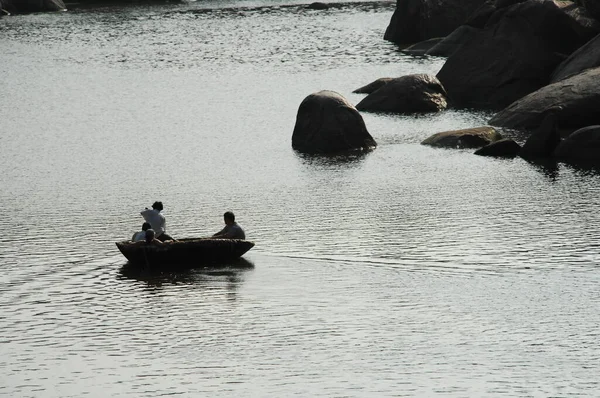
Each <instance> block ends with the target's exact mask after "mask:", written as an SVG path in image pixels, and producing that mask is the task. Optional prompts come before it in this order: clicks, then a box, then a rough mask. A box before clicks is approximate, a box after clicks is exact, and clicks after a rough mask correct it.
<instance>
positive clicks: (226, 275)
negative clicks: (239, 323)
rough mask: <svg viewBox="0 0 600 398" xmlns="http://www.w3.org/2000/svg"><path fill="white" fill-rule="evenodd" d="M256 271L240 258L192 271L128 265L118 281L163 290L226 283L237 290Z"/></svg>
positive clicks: (124, 266) (124, 267)
mask: <svg viewBox="0 0 600 398" xmlns="http://www.w3.org/2000/svg"><path fill="white" fill-rule="evenodd" d="M253 269H254V263H252V262H251V261H249V260H247V259H245V258H239V259H237V260H232V261H229V262H226V263H219V264H209V265H206V266H203V267H198V268H191V269H175V270H165V269H154V268H146V267H140V266H138V265H135V264H131V263H129V262H128V263H126V264H125V265H123V266H122V267H121V269H120V270H119V273H118V275H117V278H118V279H130V280H135V281H138V282H143V283H144V286H145V287H152V288H163V287H165V286H168V285H178V284H185V285H199V286H202V285H207V284H212V283H215V282H226V283H227V285H226V286H227V290H235V289H236V288H237V286H238V285H239V284H240V283H242V282H243V280H244V278H243V274H244V273H245V272H247V271H250V270H253Z"/></svg>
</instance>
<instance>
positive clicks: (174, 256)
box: [116, 239, 254, 268]
mask: <svg viewBox="0 0 600 398" xmlns="http://www.w3.org/2000/svg"><path fill="white" fill-rule="evenodd" d="M116 245H117V247H118V248H119V250H120V251H121V253H122V254H123V255H124V256H125V258H127V260H129V263H130V264H134V265H140V266H151V267H165V266H166V267H169V266H177V267H181V266H185V267H189V268H192V267H200V266H206V265H211V264H220V263H223V262H227V261H231V260H235V259H237V258H240V257H241V256H242V255H244V254H245V253H246V252H247V251H248V250H250V249H252V247H254V243H253V242H249V241H246V240H240V239H181V240H177V241H173V242H165V243H164V244H162V245H158V244H157V245H155V244H150V245H148V244H146V243H145V242H135V243H133V242H130V241H123V242H117V243H116Z"/></svg>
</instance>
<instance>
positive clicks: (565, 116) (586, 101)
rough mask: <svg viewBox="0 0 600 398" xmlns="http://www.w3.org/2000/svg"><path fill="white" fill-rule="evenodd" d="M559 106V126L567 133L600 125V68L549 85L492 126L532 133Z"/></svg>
mask: <svg viewBox="0 0 600 398" xmlns="http://www.w3.org/2000/svg"><path fill="white" fill-rule="evenodd" d="M557 106H560V107H561V108H562V110H561V111H560V112H559V113H558V123H559V124H560V127H561V129H562V130H564V131H574V130H577V129H580V128H582V127H586V126H591V125H596V124H600V112H598V109H600V67H598V68H593V69H588V70H586V71H585V72H582V73H580V74H578V75H575V76H571V77H570V78H568V79H565V80H561V81H559V82H556V83H553V84H550V85H548V86H546V87H543V88H541V89H539V90H537V91H536V92H533V93H531V94H529V95H527V96H526V97H524V98H522V99H520V100H518V101H515V102H514V103H512V104H511V105H510V106H509V107H507V108H506V109H504V110H503V111H501V112H499V113H497V114H496V115H495V116H494V117H493V118H492V119H491V120H490V121H489V124H491V125H492V126H500V127H505V128H511V129H517V130H525V131H532V130H534V129H536V128H538V126H540V124H541V123H542V120H543V118H544V117H545V112H547V111H548V110H549V109H551V108H554V107H557Z"/></svg>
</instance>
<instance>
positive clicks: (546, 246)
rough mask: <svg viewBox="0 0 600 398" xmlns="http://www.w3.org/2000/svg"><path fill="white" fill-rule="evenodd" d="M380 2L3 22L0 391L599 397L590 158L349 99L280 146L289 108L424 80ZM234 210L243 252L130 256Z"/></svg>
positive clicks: (200, 230) (482, 120)
mask: <svg viewBox="0 0 600 398" xmlns="http://www.w3.org/2000/svg"><path fill="white" fill-rule="evenodd" d="M393 10H394V4H392V3H336V4H335V7H333V8H332V9H330V10H329V11H326V12H316V11H310V10H306V9H304V6H303V5H297V4H292V3H285V2H220V1H212V2H195V3H186V4H167V5H155V6H139V7H126V8H116V7H101V8H97V9H94V8H85V9H74V10H71V11H69V12H67V13H59V14H35V15H28V16H17V17H11V18H3V19H1V20H0V53H1V54H2V58H0V70H1V71H2V72H1V73H2V81H3V84H2V95H1V96H0V106H1V108H2V109H3V116H2V119H1V120H0V168H1V169H2V173H1V174H0V186H1V187H2V188H1V190H0V203H2V209H3V211H2V214H3V223H2V225H3V226H4V230H5V232H4V234H2V237H0V266H1V267H2V271H3V272H2V276H1V277H0V281H1V283H0V294H1V297H2V300H1V301H0V322H1V323H0V325H2V327H1V328H0V370H1V372H0V395H2V396H10V397H15V396H19V397H29V396H35V397H37V396H44V397H47V396H57V397H59V396H60V397H70V396H73V397H80V396H161V395H178V394H185V395H189V396H213V397H218V396H219V397H220V396H222V397H226V396H256V397H282V396H320V397H373V396H423V397H430V396H444V397H474V396H479V397H483V396H490V397H492V396H494V397H495V396H506V397H538V396H539V397H542V396H543V397H566V396H578V397H584V396H590V397H594V396H598V395H599V393H600V383H599V382H598V380H597V375H598V374H599V370H600V369H599V368H600V365H599V364H600V343H598V341H599V339H598V336H599V332H598V325H599V323H600V315H599V314H600V312H599V311H598V310H599V309H600V291H599V290H598V282H599V281H600V277H599V273H598V251H599V248H600V244H598V242H597V239H596V231H598V229H599V227H600V216H599V210H600V206H599V204H598V200H597V197H598V193H599V181H600V176H599V175H598V173H596V172H594V171H588V170H579V169H575V168H572V167H568V166H565V165H558V166H556V167H554V168H553V167H543V166H538V165H533V164H529V163H527V162H525V161H523V160H520V159H515V160H494V159H487V158H481V157H477V156H474V155H473V154H472V153H471V151H464V150H441V149H434V148H430V147H425V146H422V145H420V142H421V141H422V140H423V139H425V138H427V137H428V136H429V135H431V134H433V133H436V132H439V131H443V130H450V129H457V128H466V127H475V126H480V125H484V124H486V122H487V120H488V119H489V116H490V115H489V114H486V113H483V112H470V111H452V110H451V111H446V112H443V113H440V114H435V115H407V116H386V115H375V114H363V116H364V118H365V122H366V125H367V128H368V129H369V131H370V132H371V134H372V135H373V137H374V138H375V139H376V140H377V142H378V143H379V146H378V148H377V149H376V150H375V151H373V152H371V153H369V154H365V155H364V156H354V157H347V158H343V157H342V158H340V157H338V158H314V157H306V156H302V155H299V154H296V153H295V152H294V151H293V150H292V149H291V134H292V130H293V127H294V122H295V117H296V112H297V109H298V106H299V104H300V102H301V101H302V100H303V99H304V97H306V96H307V95H309V94H311V93H312V92H315V91H318V90H322V89H329V90H334V91H338V92H339V93H341V94H342V95H344V96H345V97H346V98H348V99H349V100H350V101H351V102H353V103H357V102H358V101H360V99H361V98H362V95H358V94H352V90H354V89H356V88H358V87H360V86H363V85H365V84H367V83H369V82H371V81H373V80H375V79H376V78H379V77H384V76H402V75H405V74H409V73H432V74H434V73H436V72H437V70H439V68H440V67H441V66H442V64H443V60H442V59H437V58H412V57H408V56H405V55H402V54H401V53H399V52H398V51H397V49H396V48H395V46H394V45H393V44H391V43H387V42H385V41H383V39H382V37H383V32H384V31H385V28H386V27H387V24H388V22H389V20H390V18H391V15H392V13H393ZM155 200H162V201H163V203H164V204H165V211H164V212H165V215H166V217H167V222H168V231H169V233H170V234H171V235H173V236H175V237H188V236H203V235H208V234H211V233H213V232H216V231H218V230H219V229H221V227H222V213H223V212H224V211H225V210H232V211H234V212H235V213H236V215H237V218H238V221H239V223H240V224H241V225H242V226H243V227H244V228H245V230H246V233H247V236H248V238H249V239H251V240H253V241H255V243H256V246H255V248H253V249H252V250H251V251H250V252H249V253H248V254H247V255H246V256H245V257H244V258H245V262H243V264H242V265H243V267H239V265H240V264H235V266H234V264H231V265H229V266H227V267H225V268H223V269H218V270H209V269H200V270H194V271H190V272H187V273H177V274H169V273H166V274H152V273H140V272H135V271H132V270H130V269H128V268H127V267H124V265H125V261H124V258H123V257H122V256H121V255H120V254H119V253H118V252H117V250H116V247H115V246H114V242H115V241H118V240H123V239H127V238H129V237H130V236H131V234H132V233H133V232H134V231H135V230H137V229H138V228H139V227H140V225H141V223H142V221H143V220H142V219H141V217H140V216H139V211H140V210H141V209H143V208H144V207H147V206H149V205H150V204H151V203H152V202H153V201H155Z"/></svg>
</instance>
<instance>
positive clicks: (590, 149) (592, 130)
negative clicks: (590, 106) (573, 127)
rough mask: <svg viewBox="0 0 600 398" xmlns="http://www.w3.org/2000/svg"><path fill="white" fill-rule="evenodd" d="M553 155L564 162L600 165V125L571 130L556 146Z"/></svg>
mask: <svg viewBox="0 0 600 398" xmlns="http://www.w3.org/2000/svg"><path fill="white" fill-rule="evenodd" d="M554 156H555V157H556V158H558V159H559V160H561V161H563V162H566V163H573V164H581V165H591V166H600V125H597V126H588V127H584V128H582V129H579V130H577V131H575V132H573V133H572V134H571V135H569V136H568V137H567V138H565V139H564V140H563V141H562V142H561V143H560V144H559V145H558V146H557V147H556V150H555V152H554Z"/></svg>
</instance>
